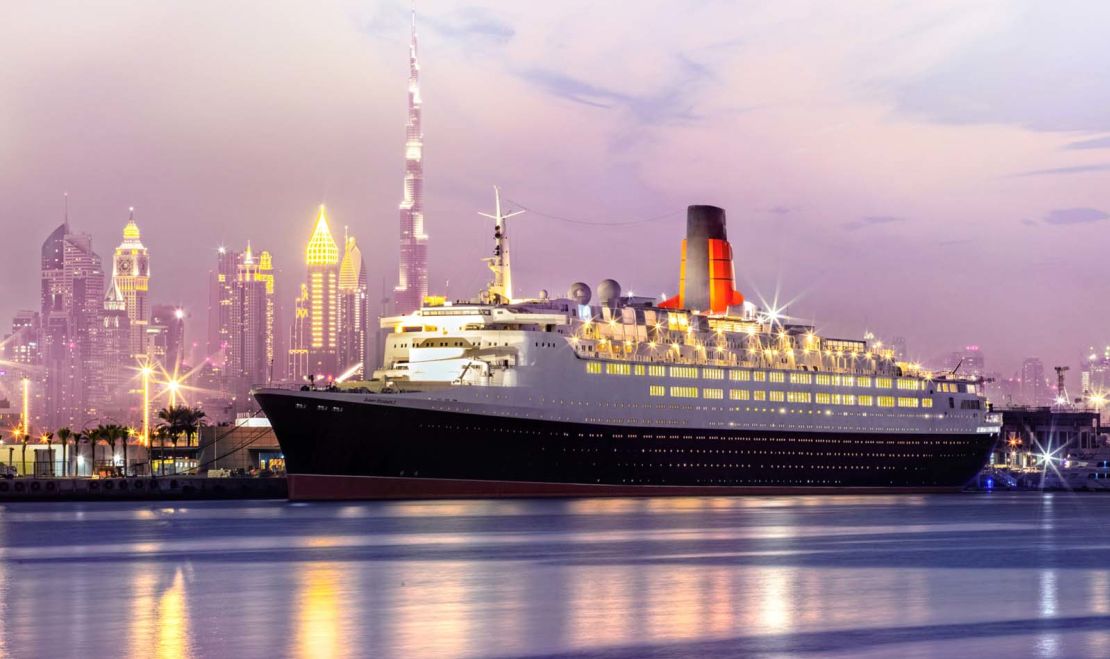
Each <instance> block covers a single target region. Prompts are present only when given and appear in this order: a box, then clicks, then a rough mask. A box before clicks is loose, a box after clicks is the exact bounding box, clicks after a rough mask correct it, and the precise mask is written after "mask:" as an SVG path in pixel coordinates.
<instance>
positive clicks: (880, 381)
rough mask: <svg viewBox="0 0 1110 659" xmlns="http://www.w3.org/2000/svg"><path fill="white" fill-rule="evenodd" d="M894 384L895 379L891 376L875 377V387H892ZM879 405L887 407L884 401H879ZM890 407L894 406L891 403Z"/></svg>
mask: <svg viewBox="0 0 1110 659" xmlns="http://www.w3.org/2000/svg"><path fill="white" fill-rule="evenodd" d="M893 386H894V380H892V379H890V378H875V387H876V388H878V389H890V388H891V387H893ZM879 407H885V406H884V405H883V404H882V403H879ZM889 407H894V406H893V405H890V406H889Z"/></svg>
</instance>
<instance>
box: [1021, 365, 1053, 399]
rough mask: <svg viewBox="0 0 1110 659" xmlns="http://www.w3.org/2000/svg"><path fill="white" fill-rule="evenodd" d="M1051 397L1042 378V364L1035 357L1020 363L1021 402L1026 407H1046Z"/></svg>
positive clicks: (1046, 383) (1043, 377)
mask: <svg viewBox="0 0 1110 659" xmlns="http://www.w3.org/2000/svg"><path fill="white" fill-rule="evenodd" d="M1052 398H1053V395H1052V393H1051V390H1050V389H1049V387H1048V382H1047V381H1046V380H1045V376H1044V364H1043V363H1041V360H1040V359H1037V358H1036V357H1030V358H1028V359H1026V360H1025V361H1023V362H1022V363H1021V402H1022V403H1024V404H1026V405H1046V404H1048V402H1049V401H1051V400H1052Z"/></svg>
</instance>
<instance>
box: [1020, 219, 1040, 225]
mask: <svg viewBox="0 0 1110 659" xmlns="http://www.w3.org/2000/svg"><path fill="white" fill-rule="evenodd" d="M1021 223H1022V224H1024V225H1025V226H1027V227H1035V226H1037V221H1036V220H1031V219H1029V218H1028V217H1027V218H1025V219H1023V220H1022V221H1021Z"/></svg>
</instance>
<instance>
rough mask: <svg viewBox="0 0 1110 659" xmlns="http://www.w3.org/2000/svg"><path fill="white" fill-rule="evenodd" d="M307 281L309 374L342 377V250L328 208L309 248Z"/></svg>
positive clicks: (322, 211) (319, 218)
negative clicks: (339, 359)
mask: <svg viewBox="0 0 1110 659" xmlns="http://www.w3.org/2000/svg"><path fill="white" fill-rule="evenodd" d="M305 265H306V266H307V270H308V273H307V274H308V276H307V279H306V281H305V285H306V286H307V293H308V298H307V300H306V301H305V302H306V304H307V317H306V319H305V320H306V325H307V326H306V327H305V328H304V329H305V330H307V331H306V332H305V336H304V337H302V341H303V343H304V344H303V345H295V346H294V347H295V348H302V349H304V350H305V354H306V357H307V365H306V368H307V371H306V373H305V374H306V375H307V374H309V373H311V374H315V375H317V376H324V377H325V378H326V377H329V376H330V377H335V376H337V375H339V373H338V372H337V369H338V347H339V247H338V246H337V245H336V244H335V239H334V238H332V235H331V229H330V228H329V227H328V216H327V209H326V208H324V206H323V205H321V206H320V210H319V213H318V214H317V215H316V226H315V227H314V228H313V230H312V237H311V238H309V240H308V246H307V247H306V248H305Z"/></svg>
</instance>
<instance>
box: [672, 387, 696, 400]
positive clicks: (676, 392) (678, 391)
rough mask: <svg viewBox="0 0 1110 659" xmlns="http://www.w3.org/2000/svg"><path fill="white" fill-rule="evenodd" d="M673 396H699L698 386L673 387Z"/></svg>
mask: <svg viewBox="0 0 1110 659" xmlns="http://www.w3.org/2000/svg"><path fill="white" fill-rule="evenodd" d="M671 397H672V398H697V397H698V388H697V387H671Z"/></svg>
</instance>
